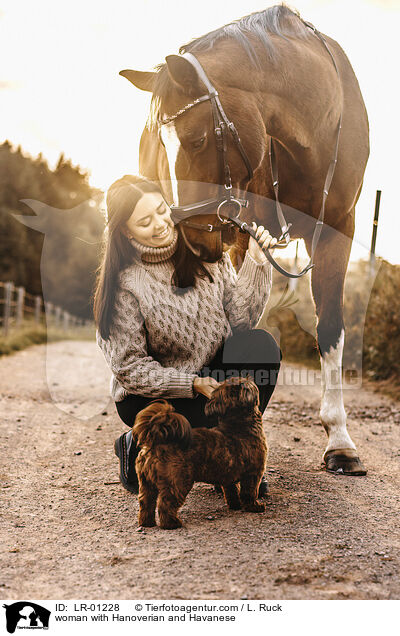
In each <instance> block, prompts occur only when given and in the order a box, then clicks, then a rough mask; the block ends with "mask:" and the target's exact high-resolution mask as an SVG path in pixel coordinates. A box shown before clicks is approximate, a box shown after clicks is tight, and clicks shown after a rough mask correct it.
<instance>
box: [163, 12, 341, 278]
mask: <svg viewBox="0 0 400 636" xmlns="http://www.w3.org/2000/svg"><path fill="white" fill-rule="evenodd" d="M303 23H304V24H305V25H306V26H307V27H308V28H310V29H311V30H312V31H313V32H314V33H315V35H316V36H317V37H318V38H319V40H320V41H321V42H322V44H323V45H324V47H325V49H326V50H327V51H328V53H329V55H330V57H331V59H332V62H333V65H334V67H335V70H336V73H337V76H338V78H339V81H340V75H339V70H338V67H337V64H336V61H335V58H334V56H333V54H332V52H331V50H330V48H329V47H328V44H327V43H326V41H325V38H324V37H323V35H322V34H321V33H320V32H319V31H317V29H316V28H315V27H314V26H313V25H312V24H311V23H309V22H305V21H304V20H303ZM182 57H184V58H185V59H187V60H188V61H189V62H190V63H191V64H192V66H193V67H194V68H195V70H196V72H197V75H198V77H199V79H200V80H201V81H202V83H203V84H204V86H205V88H206V90H207V94H204V95H202V96H201V97H198V98H197V99H195V100H193V102H191V103H189V104H187V105H186V106H184V107H183V108H181V109H180V110H178V111H177V112H176V113H175V114H174V115H171V116H170V117H165V118H161V119H159V120H158V125H159V127H161V126H163V125H166V124H169V123H171V122H173V121H175V120H176V119H177V118H178V117H180V116H181V115H183V114H184V113H186V112H187V111H188V110H190V109H191V108H194V107H195V106H197V105H198V104H202V103H203V102H206V101H209V102H210V104H211V110H212V115H213V122H214V135H215V141H216V147H217V154H218V163H219V170H220V181H223V182H224V186H221V184H217V185H218V188H219V189H221V188H222V187H223V188H224V190H223V191H222V196H219V197H218V198H215V199H204V200H202V201H198V202H196V203H190V204H186V205H180V206H174V205H172V206H171V212H172V218H173V220H174V222H175V223H179V224H180V225H181V226H185V227H189V228H193V229H197V230H203V231H206V232H221V231H222V229H223V226H226V225H230V226H233V227H238V228H239V231H241V232H247V233H248V234H250V236H252V237H253V238H256V234H255V232H254V230H253V228H252V227H250V226H249V225H248V224H247V223H245V222H244V221H241V220H240V212H241V209H242V208H247V207H248V205H249V202H248V201H247V199H241V198H237V197H234V196H233V195H232V180H231V172H230V168H229V163H228V158H227V139H228V135H229V134H230V135H231V136H232V139H233V142H234V145H235V147H236V148H237V150H238V151H239V153H240V155H241V158H242V160H243V162H244V164H245V166H246V169H247V179H246V181H247V184H248V183H249V182H250V181H251V179H252V178H253V168H252V166H251V164H250V161H249V158H248V156H247V154H246V152H245V150H244V148H243V145H242V143H241V141H240V137H239V134H238V132H237V130H236V128H235V125H234V124H233V122H231V121H230V120H229V119H228V117H227V116H226V113H225V111H224V109H223V107H222V104H221V102H220V99H219V96H218V91H217V90H216V89H215V87H214V86H213V85H212V84H211V82H210V80H209V79H208V77H207V75H206V73H205V71H204V69H203V67H202V66H201V64H200V62H199V61H198V59H197V58H196V57H195V56H194V55H192V53H184V54H183V55H182ZM341 128H342V113H341V114H340V117H339V123H338V128H337V136H336V143H335V150H334V156H333V159H332V161H331V163H330V165H329V168H328V172H327V175H326V178H325V183H324V188H323V195H322V205H321V210H320V213H319V217H318V220H317V221H316V225H315V229H314V233H313V237H312V243H311V254H310V260H309V262H308V264H307V265H306V267H305V268H304V269H303V270H302V271H301V272H299V273H298V274H294V273H292V272H288V271H286V270H285V269H283V268H282V267H281V266H280V265H279V264H278V263H277V262H276V261H275V259H274V258H273V257H272V256H271V254H270V253H269V251H268V250H264V253H265V256H266V257H267V259H268V260H269V262H270V263H271V264H272V265H273V266H274V267H275V269H276V270H277V271H278V272H280V273H281V274H283V275H284V276H287V277H290V278H299V277H300V276H304V274H306V273H307V272H308V271H309V270H310V269H311V268H312V267H314V264H313V259H314V253H315V250H316V247H317V244H318V241H319V238H320V236H321V232H322V226H323V224H324V216H325V203H326V199H327V196H328V193H329V188H330V186H331V183H332V179H333V175H334V172H335V168H336V164H337V156H338V149H339V139H340V131H341ZM269 157H270V165H271V177H272V185H273V188H274V194H275V206H276V213H277V217H278V221H279V224H280V227H281V232H282V233H281V236H280V237H279V239H278V240H277V243H276V244H275V245H274V246H273V249H275V248H277V249H283V248H285V247H287V245H288V244H289V242H290V235H289V229H290V227H291V224H290V223H289V224H288V223H286V220H285V217H284V215H283V211H282V207H281V204H280V202H279V190H278V189H279V179H278V169H277V163H276V157H275V150H274V144H273V140H272V137H270V138H269ZM215 208H217V209H216V212H214V210H215ZM224 208H226V213H225V215H224V216H222V211H223V210H224ZM235 208H236V214H234V209H235ZM207 213H208V214H211V213H212V214H216V215H217V218H218V219H219V221H220V225H213V224H211V223H208V224H201V223H195V222H193V221H189V220H188V219H187V216H188V215H189V216H192V215H195V214H207Z"/></svg>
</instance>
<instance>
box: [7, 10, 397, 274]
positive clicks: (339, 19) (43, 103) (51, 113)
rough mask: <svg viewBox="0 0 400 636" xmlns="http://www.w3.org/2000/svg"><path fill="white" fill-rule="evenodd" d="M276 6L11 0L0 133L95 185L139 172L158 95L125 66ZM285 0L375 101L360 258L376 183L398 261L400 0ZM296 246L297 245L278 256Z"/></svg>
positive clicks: (357, 247) (384, 229)
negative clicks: (134, 80)
mask: <svg viewBox="0 0 400 636" xmlns="http://www.w3.org/2000/svg"><path fill="white" fill-rule="evenodd" d="M272 4H277V3H276V2H271V3H269V4H263V3H262V2H261V1H258V2H254V1H249V0H231V2H230V3H229V5H226V4H225V3H224V2H219V3H218V2H215V1H214V2H211V1H210V0H203V2H202V3H193V2H187V3H185V2H183V1H182V0H171V1H170V2H169V3H165V2H162V1H161V0H152V1H151V2H149V1H143V2H141V4H140V8H139V9H138V8H136V9H135V7H134V3H132V2H127V1H125V0H115V2H114V3H113V5H112V7H111V8H110V4H109V3H105V2H104V1H102V2H96V3H95V2H86V3H81V2H78V1H77V0H70V1H69V2H68V3H66V2H62V1H60V2H58V3H54V2H51V0H39V1H38V2H37V3H35V4H33V3H31V2H29V1H28V0H21V1H20V2H18V3H15V2H13V1H12V0H3V2H2V8H1V9H0V60H1V61H0V98H1V99H0V143H2V142H3V141H5V140H6V139H8V140H9V141H10V142H11V143H12V144H13V146H18V145H21V147H22V150H23V152H24V153H28V154H30V155H32V156H37V155H38V154H39V153H40V152H41V153H42V154H43V157H44V158H45V159H46V160H47V161H48V163H49V165H50V167H54V165H55V163H56V161H57V159H58V157H59V155H60V153H64V155H65V156H66V157H67V158H70V159H71V161H72V162H73V163H74V164H79V165H80V166H81V167H82V168H83V169H85V170H88V171H89V173H90V174H91V176H90V184H91V185H92V186H94V187H98V188H100V189H102V190H105V189H106V188H107V187H108V186H109V185H110V184H111V183H112V181H114V180H115V179H116V178H118V177H120V176H122V175H123V174H127V173H131V174H132V173H136V172H137V171H138V148H139V139H140V134H141V131H142V129H143V126H144V124H145V121H146V116H147V111H148V106H149V102H150V95H149V94H146V93H143V92H141V91H139V90H137V89H135V88H134V87H133V86H132V85H131V84H130V83H129V82H128V81H127V80H126V79H124V78H122V77H120V76H119V75H118V73H119V71H120V70H121V69H123V68H134V69H140V70H151V69H152V68H153V67H154V66H155V65H156V64H158V63H160V62H162V61H163V60H164V58H165V56H166V55H168V54H169V53H176V52H177V51H178V48H179V46H180V45H181V44H183V43H185V42H187V41H189V40H191V39H192V38H194V37H197V36H199V35H202V34H204V33H207V32H208V31H211V30H213V29H215V28H218V27H220V26H222V25H223V24H225V23H227V22H230V21H231V20H233V19H237V18H240V17H242V16H243V15H246V14H248V13H251V12H254V11H259V10H262V9H265V8H266V6H270V5H272ZM288 4H289V5H290V6H291V7H293V8H297V9H298V10H299V11H300V13H301V15H302V17H303V18H305V19H306V20H309V21H311V22H313V23H314V24H315V26H316V27H317V28H318V29H319V30H321V31H322V32H324V33H327V34H328V35H330V36H331V37H333V38H335V39H336V40H337V41H338V42H339V44H340V45H341V46H342V47H343V49H344V50H345V52H346V53H347V55H348V57H349V59H350V62H351V64H352V66H353V68H354V70H355V73H356V75H357V78H358V80H359V83H360V86H361V90H362V93H363V96H364V100H365V103H366V106H367V111H368V115H369V121H370V129H371V156H370V159H369V162H368V166H367V171H366V174H365V180H364V187H363V191H362V194H361V197H360V200H359V202H358V205H357V215H356V236H355V243H354V247H353V251H352V260H357V259H358V258H367V257H368V248H369V245H370V242H371V232H372V220H373V214H374V205H375V192H376V190H377V189H380V190H382V198H381V208H380V220H379V228H378V238H377V245H376V253H377V255H378V256H382V257H383V258H385V259H386V260H389V261H390V262H391V263H400V250H399V249H398V247H397V240H398V238H397V237H398V236H399V234H400V215H399V213H398V203H397V192H396V182H397V180H398V174H397V172H398V170H397V156H396V150H397V147H398V145H399V141H400V138H399V137H400V135H399V130H398V128H399V127H398V125H397V113H398V112H399V110H400V108H399V107H400V99H399V97H400V94H399V87H398V81H397V80H395V77H397V74H398V70H397V69H396V67H395V62H396V61H397V60H398V59H399V45H398V41H399V38H398V31H399V26H400V20H399V17H400V0H387V1H385V0H382V1H379V0H350V1H348V2H345V1H344V0H336V1H332V0H298V1H297V2H293V3H288ZM392 60H393V61H392ZM392 122H393V123H392ZM393 124H394V125H393ZM293 252H294V245H293V246H291V248H289V249H288V250H286V251H285V252H283V253H282V257H283V256H285V257H286V256H289V255H291V254H293ZM300 253H301V255H302V254H304V252H303V250H301V251H300Z"/></svg>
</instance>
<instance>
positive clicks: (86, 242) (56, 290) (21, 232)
mask: <svg viewBox="0 0 400 636" xmlns="http://www.w3.org/2000/svg"><path fill="white" fill-rule="evenodd" d="M22 199H31V200H32V201H34V202H40V203H36V206H39V208H40V205H42V208H43V209H45V212H46V215H45V216H46V218H45V221H46V222H45V223H44V224H42V228H41V229H42V231H37V230H35V229H32V228H31V227H27V226H26V225H25V224H24V223H22V222H20V221H19V220H17V219H15V218H14V216H13V215H24V216H35V212H34V211H33V210H34V209H35V207H31V205H28V204H27V203H23V202H22V201H21V200H22ZM102 199H103V193H102V191H101V190H99V189H97V188H93V187H91V186H90V185H89V175H88V173H87V172H85V171H84V170H82V168H80V166H74V165H72V163H71V161H70V160H69V159H66V158H65V157H64V155H63V154H61V155H60V157H59V160H58V162H57V165H56V167H55V168H54V170H51V169H50V168H49V166H48V164H47V162H46V160H45V159H44V158H43V157H42V155H41V154H40V155H39V156H38V157H37V158H32V157H30V156H27V155H25V154H24V153H23V152H22V150H21V147H18V148H13V147H12V145H11V144H10V143H9V142H8V141H6V142H4V143H3V144H1V145H0V281H2V282H7V281H12V282H13V283H14V284H15V285H16V286H22V287H24V288H25V289H26V290H27V291H28V292H29V293H30V294H34V295H43V292H45V297H44V298H43V300H45V301H46V302H49V301H50V302H52V303H54V304H55V305H60V306H61V307H63V308H64V309H65V310H66V311H68V312H69V313H71V314H73V315H75V316H80V317H82V318H86V319H87V318H91V317H92V309H91V295H92V292H93V285H94V281H95V272H96V269H97V267H98V263H99V260H100V247H101V239H102V234H103V231H104V224H105V220H104V216H103V214H102V212H101V203H102ZM35 211H37V210H36V209H35ZM28 221H29V220H28ZM32 223H33V224H35V223H36V220H35V221H32ZM44 241H46V249H45V258H43V259H42V252H43V245H44ZM41 260H42V269H41V267H40V265H41Z"/></svg>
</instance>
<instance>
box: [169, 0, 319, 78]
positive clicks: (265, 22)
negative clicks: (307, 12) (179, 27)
mask: <svg viewBox="0 0 400 636" xmlns="http://www.w3.org/2000/svg"><path fill="white" fill-rule="evenodd" d="M249 35H253V36H256V37H257V39H258V40H259V42H261V44H263V46H264V47H265V49H266V52H267V54H268V56H269V57H274V52H275V49H274V44H273V41H272V40H271V38H270V37H269V36H270V35H278V36H280V37H282V38H284V39H287V38H288V37H289V38H293V37H295V38H307V37H309V35H310V29H308V28H307V27H306V25H305V24H304V22H303V21H302V20H301V18H300V14H299V13H298V11H294V10H292V9H290V8H289V7H287V6H286V5H285V4H283V3H282V4H277V5H275V6H273V7H268V8H267V9H265V10H264V11H257V12H256V13H250V15H246V16H244V17H243V18H240V19H239V20H234V21H233V22H230V23H229V24H225V26H223V27H220V28H219V29H216V30H215V31H211V32H210V33H207V34H206V35H202V36H201V37H199V38H196V39H194V40H192V41H191V42H189V43H188V44H184V45H183V46H181V47H180V49H179V53H181V54H182V53H186V52H189V51H190V52H191V53H194V52H195V51H209V50H210V49H212V48H213V46H214V45H215V44H216V42H218V41H219V40H224V39H227V38H230V39H232V40H236V42H239V44H241V45H242V47H243V48H244V50H245V51H246V53H247V55H248V57H249V59H250V61H251V62H252V64H253V65H254V66H256V67H260V61H259V59H258V56H257V53H256V51H255V50H254V47H253V45H252V44H251V41H250V40H249V37H248V36H249Z"/></svg>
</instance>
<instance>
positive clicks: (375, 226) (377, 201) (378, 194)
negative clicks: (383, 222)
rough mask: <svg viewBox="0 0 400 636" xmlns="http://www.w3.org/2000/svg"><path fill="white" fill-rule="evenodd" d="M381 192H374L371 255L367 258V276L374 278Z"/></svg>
mask: <svg viewBox="0 0 400 636" xmlns="http://www.w3.org/2000/svg"><path fill="white" fill-rule="evenodd" d="M381 194H382V191H381V190H377V191H376V198H375V214H374V221H373V225H372V238H371V254H370V258H369V274H370V276H374V274H375V262H376V259H375V246H376V235H377V233H378V219H379V207H380V205H381Z"/></svg>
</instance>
